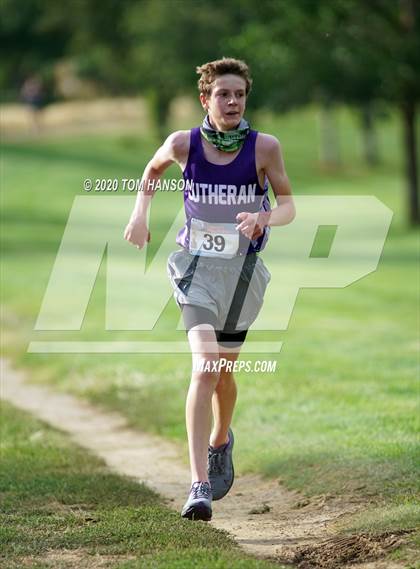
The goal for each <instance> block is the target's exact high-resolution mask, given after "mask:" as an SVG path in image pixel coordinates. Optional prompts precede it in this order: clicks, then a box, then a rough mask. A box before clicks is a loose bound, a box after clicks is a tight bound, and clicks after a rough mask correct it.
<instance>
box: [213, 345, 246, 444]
mask: <svg viewBox="0 0 420 569" xmlns="http://www.w3.org/2000/svg"><path fill="white" fill-rule="evenodd" d="M221 349H223V350H226V348H223V347H221ZM239 350H240V347H239V348H235V349H234V350H233V349H232V351H229V352H224V353H222V354H220V358H225V359H226V360H228V361H230V362H232V365H233V363H234V362H235V361H236V360H237V359H238V356H239ZM236 396H237V389H236V383H235V379H234V377H233V372H232V371H229V370H228V369H227V368H226V367H222V368H221V370H220V378H219V382H218V384H217V386H216V390H215V392H214V394H213V398H212V407H213V418H214V423H213V430H212V432H211V435H210V444H211V446H212V447H214V448H216V447H219V446H221V445H223V444H225V443H227V441H228V430H229V427H230V424H231V422H232V416H233V410H234V407H235V403H236Z"/></svg>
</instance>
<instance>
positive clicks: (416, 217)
mask: <svg viewBox="0 0 420 569" xmlns="http://www.w3.org/2000/svg"><path fill="white" fill-rule="evenodd" d="M402 118H403V128H404V150H405V170H406V180H407V190H408V212H409V221H410V225H418V224H419V223H420V212H419V177H418V156H417V140H416V106H415V103H414V102H413V101H406V102H405V103H404V104H403V105H402Z"/></svg>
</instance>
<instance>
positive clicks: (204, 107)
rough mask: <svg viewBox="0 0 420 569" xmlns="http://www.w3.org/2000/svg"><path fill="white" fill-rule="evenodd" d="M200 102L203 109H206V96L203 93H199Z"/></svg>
mask: <svg viewBox="0 0 420 569" xmlns="http://www.w3.org/2000/svg"><path fill="white" fill-rule="evenodd" d="M200 103H201V106H202V107H203V109H204V110H205V111H207V110H208V98H207V96H206V95H204V93H200Z"/></svg>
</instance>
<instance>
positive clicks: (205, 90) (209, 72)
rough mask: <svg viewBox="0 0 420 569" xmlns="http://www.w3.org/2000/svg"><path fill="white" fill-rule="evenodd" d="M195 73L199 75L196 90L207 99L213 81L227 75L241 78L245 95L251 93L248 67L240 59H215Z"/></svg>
mask: <svg viewBox="0 0 420 569" xmlns="http://www.w3.org/2000/svg"><path fill="white" fill-rule="evenodd" d="M196 71H197V73H198V74H199V75H200V79H199V80H198V90H199V91H200V94H203V95H206V96H207V97H209V96H210V95H211V90H212V87H213V83H214V81H215V80H216V79H217V78H218V77H220V76H221V75H227V74H232V75H239V77H242V79H244V80H245V83H246V94H247V95H248V94H249V92H250V91H251V86H252V79H251V77H250V75H249V67H248V65H247V64H246V63H245V62H244V61H241V60H240V59H234V58H233V57H223V58H222V59H216V60H215V61H209V62H208V63H204V64H203V65H199V66H198V67H197V69H196Z"/></svg>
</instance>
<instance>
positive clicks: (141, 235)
mask: <svg viewBox="0 0 420 569" xmlns="http://www.w3.org/2000/svg"><path fill="white" fill-rule="evenodd" d="M124 239H125V240H126V241H129V243H132V244H133V245H135V246H136V247H137V249H143V247H144V246H145V244H146V243H147V242H149V241H150V231H149V230H148V228H147V225H146V223H145V222H144V221H143V220H139V219H134V220H130V221H129V222H128V225H127V227H126V228H125V231H124Z"/></svg>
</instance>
